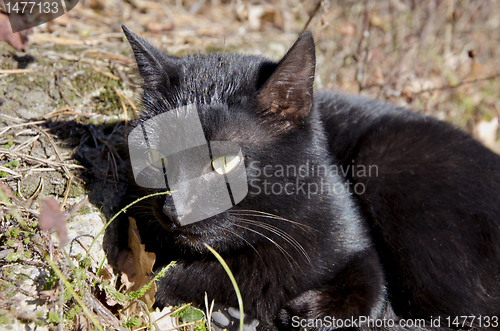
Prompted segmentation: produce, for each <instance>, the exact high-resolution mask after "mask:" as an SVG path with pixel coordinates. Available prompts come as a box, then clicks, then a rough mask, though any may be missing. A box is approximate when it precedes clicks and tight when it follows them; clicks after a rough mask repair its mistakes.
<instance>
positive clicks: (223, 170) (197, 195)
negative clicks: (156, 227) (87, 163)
mask: <svg viewBox="0 0 500 331" xmlns="http://www.w3.org/2000/svg"><path fill="white" fill-rule="evenodd" d="M123 30H124V32H125V35H126V36H127V38H128V40H129V42H130V44H131V46H132V48H133V51H134V55H135V58H136V60H137V64H138V67H139V72H140V74H141V76H142V78H143V79H144V85H143V89H144V93H143V97H142V104H143V105H142V106H143V109H142V113H141V115H140V118H139V119H138V120H137V121H136V123H135V128H134V129H133V130H132V132H131V134H130V135H129V139H128V142H129V148H130V151H131V159H132V165H133V167H134V166H135V167H136V168H137V167H139V168H138V169H139V171H136V172H135V173H134V175H135V178H136V181H137V183H138V184H139V186H143V187H146V188H149V192H155V191H162V190H163V191H164V190H166V189H167V188H168V189H169V190H171V191H172V192H173V193H172V195H167V196H166V197H165V196H161V197H159V198H155V199H151V200H148V204H149V206H150V208H151V210H152V212H153V221H155V222H156V221H157V222H158V223H160V224H161V225H162V227H163V230H162V233H164V234H165V236H169V238H170V240H174V241H175V242H176V244H177V245H180V246H181V247H184V248H185V249H186V250H188V251H191V252H197V251H204V246H203V243H204V242H206V243H208V244H209V245H211V246H212V247H214V248H216V249H217V248H218V249H219V251H221V250H227V249H238V248H242V247H245V246H247V245H248V244H255V243H258V242H266V241H269V240H270V239H271V240H276V239H273V238H275V237H281V238H282V237H286V236H284V235H283V231H285V232H289V231H291V232H294V231H298V232H300V231H302V232H304V228H303V225H306V226H309V225H311V224H310V223H312V218H314V217H316V216H318V215H316V212H315V211H314V210H312V209H318V210H319V211H318V213H321V209H322V204H323V203H325V201H326V200H328V199H325V197H324V196H321V194H320V193H319V192H318V190H319V186H320V185H321V183H320V182H319V180H320V178H319V177H318V176H317V175H318V174H316V175H315V174H314V167H317V166H318V165H320V164H324V163H325V160H326V158H327V152H326V149H325V144H324V141H323V134H322V132H321V129H320V128H319V123H318V121H319V120H318V116H317V114H316V112H315V111H314V110H313V108H314V106H313V82H314V70H315V50H314V41H313V38H312V36H311V34H310V33H309V32H306V33H304V34H303V35H302V36H301V37H300V38H299V39H298V40H297V41H296V42H295V44H294V45H293V46H292V48H291V49H290V50H289V52H288V53H287V54H286V55H285V56H284V57H283V59H282V60H281V61H280V62H278V63H277V62H273V61H270V60H267V59H265V58H263V57H258V56H243V55H235V54H225V53H217V54H209V55H189V56H186V57H181V58H177V57H173V56H169V55H166V54H164V53H163V52H161V51H160V50H158V49H157V48H155V47H153V46H152V45H151V44H149V43H148V42H146V41H145V40H144V39H142V38H140V37H138V36H137V35H135V34H133V33H131V32H130V31H129V30H128V29H127V28H126V27H123ZM134 148H135V150H134ZM132 151H134V155H132ZM167 154H168V155H167ZM134 162H135V164H134ZM139 164H140V166H138V165H139ZM135 170H136V169H134V171H135ZM311 170H312V171H313V174H312V175H311ZM140 171H142V173H141V174H140V175H137V174H138V173H139V172H140ZM141 176H142V177H141ZM139 177H140V178H139ZM320 177H321V176H320ZM313 183H314V185H315V187H313V186H312V185H311V184H313ZM309 189H314V190H315V192H310V190H309ZM322 189H323V188H322ZM307 200H311V201H310V203H305V202H306V201H307ZM204 213H205V214H204ZM200 215H201V216H200ZM203 215H205V216H207V215H208V217H204V216H203ZM306 215H307V216H306ZM318 217H319V216H318ZM187 223H189V224H187ZM299 223H302V224H299ZM278 241H279V240H278Z"/></svg>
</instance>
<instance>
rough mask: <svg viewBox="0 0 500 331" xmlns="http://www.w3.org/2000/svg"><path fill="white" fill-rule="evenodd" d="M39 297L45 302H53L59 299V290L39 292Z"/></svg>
mask: <svg viewBox="0 0 500 331" xmlns="http://www.w3.org/2000/svg"><path fill="white" fill-rule="evenodd" d="M39 297H40V299H42V300H45V301H48V302H54V301H56V300H57V299H58V298H59V288H58V287H56V288H54V289H52V290H45V291H40V293H39Z"/></svg>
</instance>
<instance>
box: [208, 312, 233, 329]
mask: <svg viewBox="0 0 500 331" xmlns="http://www.w3.org/2000/svg"><path fill="white" fill-rule="evenodd" d="M212 319H213V320H214V321H215V322H216V323H219V324H220V325H222V326H228V325H229V318H227V317H226V316H225V315H224V314H223V313H221V312H218V311H216V312H213V313H212Z"/></svg>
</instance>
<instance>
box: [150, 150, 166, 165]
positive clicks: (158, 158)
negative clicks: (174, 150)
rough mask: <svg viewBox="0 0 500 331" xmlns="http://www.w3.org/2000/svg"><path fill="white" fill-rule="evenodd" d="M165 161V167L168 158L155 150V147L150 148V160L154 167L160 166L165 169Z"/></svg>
mask: <svg viewBox="0 0 500 331" xmlns="http://www.w3.org/2000/svg"><path fill="white" fill-rule="evenodd" d="M162 160H163V163H165V168H166V167H167V165H168V161H167V158H166V157H165V156H163V154H162V153H160V152H158V151H155V150H154V149H150V150H148V162H149V164H151V165H152V166H153V167H155V168H158V169H163V163H162Z"/></svg>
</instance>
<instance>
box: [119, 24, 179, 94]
mask: <svg viewBox="0 0 500 331" xmlns="http://www.w3.org/2000/svg"><path fill="white" fill-rule="evenodd" d="M122 29H123V32H124V33H125V36H126V37H127V39H128V42H129V43H130V46H132V50H133V51H134V55H135V60H136V61H137V66H138V67H139V73H140V74H141V77H142V78H143V79H144V86H145V87H151V88H162V87H163V88H168V87H170V86H171V85H175V84H176V83H177V82H178V81H179V77H180V72H181V70H180V68H179V66H178V64H177V63H176V60H177V58H175V57H173V56H168V55H166V54H164V53H163V52H162V51H160V50H159V49H157V48H156V47H154V46H153V45H151V44H150V43H148V42H147V41H146V40H145V39H143V38H141V37H139V36H138V35H136V34H134V33H132V32H131V31H130V30H129V29H128V28H127V27H126V26H125V25H122Z"/></svg>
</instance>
